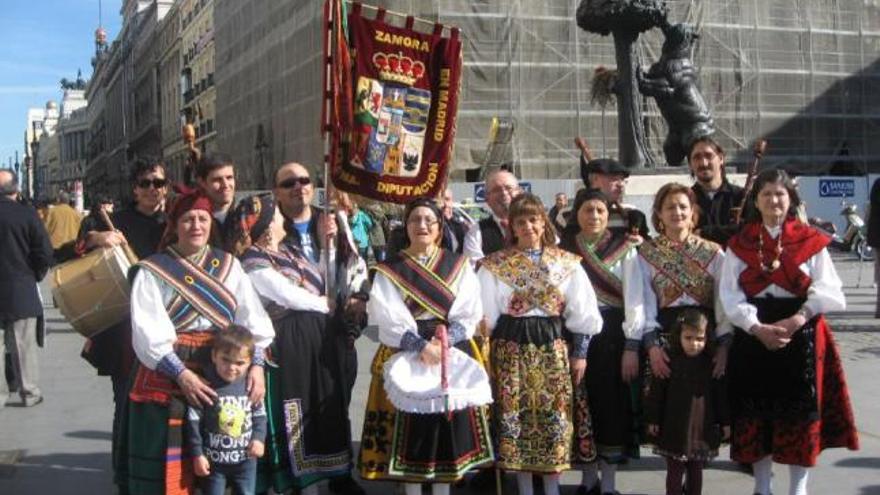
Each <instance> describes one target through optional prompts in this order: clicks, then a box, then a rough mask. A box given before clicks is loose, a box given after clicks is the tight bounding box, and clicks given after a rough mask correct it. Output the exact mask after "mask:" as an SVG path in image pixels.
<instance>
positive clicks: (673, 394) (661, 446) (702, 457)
mask: <svg viewBox="0 0 880 495" xmlns="http://www.w3.org/2000/svg"><path fill="white" fill-rule="evenodd" d="M708 327H709V320H708V319H707V318H706V315H705V314H704V313H703V312H701V311H699V310H698V309H696V308H689V309H686V310H684V311H682V312H681V314H679V315H678V317H677V318H676V320H675V321H674V323H673V326H672V334H671V336H670V339H669V342H670V349H669V358H670V363H669V365H670V368H671V370H672V372H671V374H670V376H669V378H666V379H662V378H659V377H656V376H654V377H653V378H652V380H651V383H650V386H649V388H648V398H647V404H646V411H645V412H646V414H647V423H648V436H649V438H650V439H651V440H652V441H653V443H654V445H655V448H654V453H656V454H660V455H662V456H664V457H666V494H667V495H681V494H682V493H683V489H682V478H683V477H684V474H685V472H687V480H686V485H687V494H688V495H699V494H700V493H701V492H702V486H703V465H704V463H705V462H706V461H707V460H709V459H712V458H713V457H715V456H716V455H718V445H719V444H720V443H721V440H723V439H727V438H728V437H729V436H730V425H729V420H728V413H727V393H726V391H725V384H724V383H723V382H722V381H721V380H720V379H714V378H712V368H713V363H712V354H713V353H712V352H710V351H711V349H709V348H708V346H707V343H708V342H709V341H710V340H709V328H708Z"/></svg>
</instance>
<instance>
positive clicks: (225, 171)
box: [196, 153, 235, 249]
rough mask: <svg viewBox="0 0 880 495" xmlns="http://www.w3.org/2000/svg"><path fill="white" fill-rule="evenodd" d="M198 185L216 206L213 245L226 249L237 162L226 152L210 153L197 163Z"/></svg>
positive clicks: (212, 229)
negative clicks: (228, 218)
mask: <svg viewBox="0 0 880 495" xmlns="http://www.w3.org/2000/svg"><path fill="white" fill-rule="evenodd" d="M196 185H197V186H198V187H199V189H201V190H202V191H204V192H205V195H206V196H208V199H210V200H211V205H212V206H213V208H214V212H213V217H214V221H213V222H212V223H211V245H212V246H216V247H219V248H220V249H226V247H225V246H226V242H225V241H226V235H227V234H228V233H229V232H230V231H231V230H233V225H231V223H227V222H226V217H227V214H228V213H229V211H230V210H231V209H232V207H233V206H235V162H234V161H233V160H232V157H231V156H229V155H227V154H225V153H209V154H208V155H206V156H205V157H204V158H202V159H201V160H200V161H199V163H198V164H197V165H196Z"/></svg>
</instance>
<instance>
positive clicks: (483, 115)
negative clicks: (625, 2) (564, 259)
mask: <svg viewBox="0 0 880 495" xmlns="http://www.w3.org/2000/svg"><path fill="white" fill-rule="evenodd" d="M378 3H379V4H381V5H382V6H384V7H386V8H388V9H389V10H397V11H403V12H409V13H414V14H416V15H419V16H422V17H430V18H434V19H437V20H438V21H439V22H441V23H443V24H448V25H455V26H458V27H460V28H461V30H462V33H463V39H464V41H465V48H464V67H465V71H464V75H463V92H462V100H461V104H460V107H459V115H458V133H457V139H456V155H455V163H456V166H457V168H460V169H461V168H471V167H474V166H476V165H477V161H478V159H477V158H476V157H479V156H480V155H481V153H483V152H484V150H485V149H486V135H487V132H488V129H489V126H490V123H491V121H492V118H493V117H502V118H510V119H512V120H513V121H514V122H515V125H516V134H515V136H514V141H513V148H514V151H513V153H512V155H513V156H514V157H516V158H515V163H514V167H515V170H516V171H517V173H519V174H520V175H521V176H522V177H525V178H534V179H562V178H576V177H577V176H578V172H577V163H578V162H577V151H576V149H575V147H574V146H573V144H572V143H573V138H574V137H575V136H583V137H584V138H586V139H587V141H588V142H589V143H590V144H591V146H592V147H593V148H594V150H595V151H596V152H597V154H601V155H606V156H616V155H617V122H616V106H614V105H613V104H612V105H610V106H608V108H607V109H606V111H605V112H604V115H603V109H602V108H599V107H598V106H594V105H592V104H591V103H590V84H591V79H592V76H593V72H594V71H595V69H596V68H597V67H599V66H604V67H608V68H614V66H615V57H614V44H613V40H612V38H611V37H610V36H601V35H597V34H592V33H588V32H585V31H583V30H581V29H579V28H578V27H577V26H576V25H575V20H574V19H575V11H576V9H577V6H578V3H579V0H548V1H544V2H535V1H531V0H525V1H524V0H506V1H500V0H492V1H486V0H483V1H479V0H478V1H474V0H436V1H433V2H425V1H413V0H409V1H406V0H398V1H394V0H391V1H380V2H378ZM668 5H669V19H670V21H671V22H682V21H684V22H689V23H692V24H694V25H695V26H696V27H697V28H698V33H699V34H700V39H699V40H698V42H697V45H696V47H695V53H694V61H695V63H696V65H697V67H698V69H699V71H700V86H701V90H702V92H703V95H704V97H705V99H706V101H707V103H708V105H709V107H710V109H711V111H712V113H713V115H714V118H715V124H716V138H717V139H718V140H719V141H720V142H721V144H722V145H723V146H724V147H725V148H726V149H727V150H728V155H729V156H728V158H729V162H733V163H735V164H743V163H746V162H747V161H749V156H750V154H751V151H750V150H751V148H752V145H753V143H754V141H755V140H756V139H757V138H758V137H766V138H767V140H768V141H769V143H770V148H769V153H768V155H767V157H766V158H765V160H764V164H765V166H773V165H782V166H786V167H788V168H791V169H794V170H797V171H799V172H800V173H824V172H828V171H832V170H835V171H838V172H839V171H849V172H850V173H859V172H862V171H865V170H872V171H878V170H880V139H878V138H880V125H878V124H880V119H878V118H880V63H878V58H877V54H878V53H880V51H878V48H880V6H878V2H876V1H864V0H702V1H698V0H670V1H669V2H668ZM662 42H663V36H662V33H661V32H660V31H659V29H655V30H653V31H649V32H647V33H644V34H643V35H642V36H640V38H639V42H638V47H637V50H636V52H637V56H638V58H639V61H640V63H641V65H642V67H643V68H645V70H647V67H648V66H649V65H650V64H651V63H653V62H654V61H656V60H657V59H658V58H659V56H660V47H661V45H662ZM644 103H645V104H644V108H645V121H646V122H645V123H646V126H645V127H646V133H647V137H648V143H649V147H650V150H651V152H652V154H653V156H654V160H655V161H656V162H657V163H661V164H662V163H663V162H664V158H663V153H662V143H663V140H664V139H665V135H666V124H665V121H663V119H662V117H660V113H659V110H658V108H657V106H656V104H655V103H654V101H653V100H652V99H646V100H645V101H644Z"/></svg>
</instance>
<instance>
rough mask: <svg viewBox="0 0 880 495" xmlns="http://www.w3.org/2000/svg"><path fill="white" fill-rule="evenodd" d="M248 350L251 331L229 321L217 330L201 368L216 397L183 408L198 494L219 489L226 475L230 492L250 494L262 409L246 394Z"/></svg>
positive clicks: (251, 344)
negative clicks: (207, 403)
mask: <svg viewBox="0 0 880 495" xmlns="http://www.w3.org/2000/svg"><path fill="white" fill-rule="evenodd" d="M253 356H254V337H253V336H252V335H251V333H250V332H249V331H248V330H247V329H246V328H243V327H240V326H238V325H230V326H229V327H228V328H226V329H223V330H221V331H220V332H218V333H217V336H216V337H215V338H214V345H213V348H212V350H211V362H212V363H213V364H214V366H213V367H209V368H208V369H207V370H206V371H205V379H206V380H207V381H208V383H209V384H210V385H211V387H213V388H214V390H215V391H216V392H217V400H216V401H215V403H214V405H213V406H211V407H208V408H201V407H199V408H196V407H192V406H190V407H189V410H188V411H187V426H186V434H187V440H188V445H189V449H190V450H189V452H190V454H191V455H192V457H193V470H194V471H195V474H196V476H199V477H201V478H202V480H201V482H200V484H201V487H202V492H203V493H204V495H215V494H217V495H222V494H223V493H225V491H226V483H227V481H228V482H229V483H230V484H231V485H232V486H233V493H236V494H242V495H248V494H253V493H254V490H255V489H256V475H257V458H258V457H262V456H263V450H264V447H265V445H264V443H263V442H264V440H265V438H266V411H265V409H264V408H263V404H257V405H252V404H251V403H250V401H249V400H248V393H247V384H246V381H247V374H248V369H249V368H250V366H251V360H252V359H253Z"/></svg>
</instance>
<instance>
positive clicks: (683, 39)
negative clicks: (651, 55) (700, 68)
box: [636, 23, 715, 166]
mask: <svg viewBox="0 0 880 495" xmlns="http://www.w3.org/2000/svg"><path fill="white" fill-rule="evenodd" d="M663 35H664V36H665V38H666V40H665V41H664V42H663V52H662V54H661V55H660V60H658V61H657V62H656V63H655V64H653V65H651V67H650V69H649V70H648V72H647V74H646V73H644V72H643V71H642V70H641V69H638V70H637V71H636V76H637V77H638V83H639V90H640V91H641V92H642V93H643V94H644V95H646V96H651V97H653V98H654V99H655V100H656V101H657V106H658V107H660V113H661V114H662V115H663V118H664V119H665V120H666V123H667V125H668V127H669V133H668V134H667V136H666V141H665V142H664V143H663V153H664V155H666V162H667V164H668V165H670V166H678V165H681V163H682V161H683V160H684V159H685V158H686V157H687V154H688V150H689V149H690V145H691V143H692V142H693V141H694V140H695V139H697V138H701V137H704V136H709V135H711V134H714V133H715V122H714V120H713V119H712V114H711V112H709V107H708V106H707V105H706V100H704V99H703V95H702V93H700V89H699V87H697V81H698V78H697V70H696V67H694V62H693V60H692V59H691V52H692V51H693V47H694V42H695V41H696V40H697V39H698V38H699V34H697V33H696V32H695V31H694V28H693V27H692V26H690V25H689V24H684V23H678V24H669V23H666V24H665V25H664V26H663Z"/></svg>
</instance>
